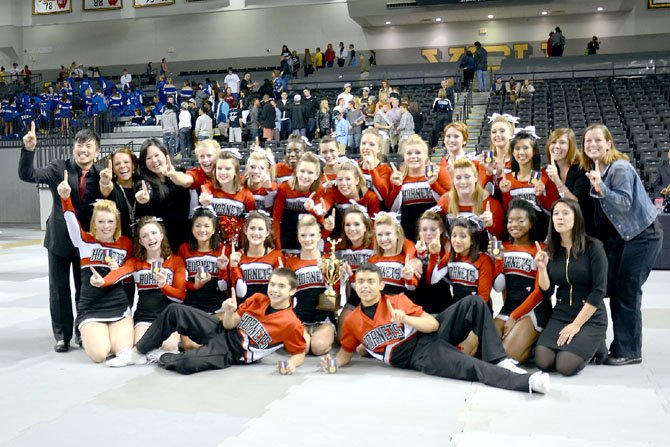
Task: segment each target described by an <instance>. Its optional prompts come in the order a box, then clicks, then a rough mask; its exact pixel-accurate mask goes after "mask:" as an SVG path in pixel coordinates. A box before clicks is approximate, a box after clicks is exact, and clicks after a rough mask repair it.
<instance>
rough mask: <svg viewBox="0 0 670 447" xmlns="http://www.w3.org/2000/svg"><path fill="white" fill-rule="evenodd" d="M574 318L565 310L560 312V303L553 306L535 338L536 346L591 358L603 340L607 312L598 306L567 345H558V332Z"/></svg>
mask: <svg viewBox="0 0 670 447" xmlns="http://www.w3.org/2000/svg"><path fill="white" fill-rule="evenodd" d="M573 320H574V318H570V317H569V316H568V315H566V313H565V312H561V309H560V304H559V305H557V306H556V308H554V312H553V314H552V316H551V318H549V322H548V323H547V326H546V327H545V328H544V330H543V331H542V333H541V334H540V338H539V339H538V340H537V345H538V346H546V347H547V348H549V349H552V350H554V351H566V352H571V353H573V354H576V355H578V356H579V357H581V358H583V359H584V360H585V361H587V362H588V361H589V360H591V357H593V355H594V354H595V353H596V351H597V350H598V348H599V347H600V344H601V343H602V342H603V341H604V340H605V332H606V331H607V313H606V312H605V309H604V308H600V307H599V308H598V310H596V313H594V314H593V315H592V316H591V318H589V321H587V322H586V323H585V324H584V326H582V328H581V329H580V331H579V332H578V333H577V335H575V336H574V337H573V339H572V341H571V342H570V344H568V345H563V346H558V345H557V344H556V342H557V341H558V334H559V332H561V331H562V330H563V328H564V327H565V326H567V325H568V324H570V323H572V321H573Z"/></svg>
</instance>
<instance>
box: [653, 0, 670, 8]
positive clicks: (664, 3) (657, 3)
mask: <svg viewBox="0 0 670 447" xmlns="http://www.w3.org/2000/svg"><path fill="white" fill-rule="evenodd" d="M649 8H670V0H649Z"/></svg>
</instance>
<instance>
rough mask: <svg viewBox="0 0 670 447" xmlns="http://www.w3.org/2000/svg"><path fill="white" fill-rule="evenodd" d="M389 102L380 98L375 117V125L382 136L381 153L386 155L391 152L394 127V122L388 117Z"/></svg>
mask: <svg viewBox="0 0 670 447" xmlns="http://www.w3.org/2000/svg"><path fill="white" fill-rule="evenodd" d="M388 109H389V104H388V103H387V102H386V101H382V100H379V102H378V103H377V107H376V108H375V119H374V122H373V126H374V128H375V129H377V131H378V132H379V135H381V137H382V144H381V148H380V150H381V152H380V153H381V154H382V155H386V154H388V153H389V152H390V145H391V136H390V134H391V131H392V129H393V123H392V122H391V119H390V118H389V117H388V114H387V112H388Z"/></svg>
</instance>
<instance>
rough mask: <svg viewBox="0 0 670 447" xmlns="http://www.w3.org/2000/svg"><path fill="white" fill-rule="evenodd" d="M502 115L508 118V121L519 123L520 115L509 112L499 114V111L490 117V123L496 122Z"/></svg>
mask: <svg viewBox="0 0 670 447" xmlns="http://www.w3.org/2000/svg"><path fill="white" fill-rule="evenodd" d="M501 116H502V117H503V118H505V119H507V121H509V122H510V123H513V124H519V117H518V116H513V115H510V114H509V113H503V114H502V115H501V114H499V113H494V114H493V115H491V116H489V117H488V118H489V123H492V122H494V121H495V120H496V119H497V118H499V117H501Z"/></svg>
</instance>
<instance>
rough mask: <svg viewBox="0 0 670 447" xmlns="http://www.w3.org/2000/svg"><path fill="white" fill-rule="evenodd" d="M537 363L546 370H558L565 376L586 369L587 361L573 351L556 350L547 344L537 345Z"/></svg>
mask: <svg viewBox="0 0 670 447" xmlns="http://www.w3.org/2000/svg"><path fill="white" fill-rule="evenodd" d="M535 364H536V365H537V367H538V368H540V369H541V370H542V371H545V372H549V371H554V370H556V372H558V373H561V374H563V375H564V376H574V375H575V374H577V373H578V372H579V371H581V370H582V369H584V367H585V366H586V361H585V360H584V359H583V358H581V357H580V356H578V355H577V354H573V353H572V352H567V351H554V350H553V349H550V348H547V347H546V346H537V347H536V348H535Z"/></svg>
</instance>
